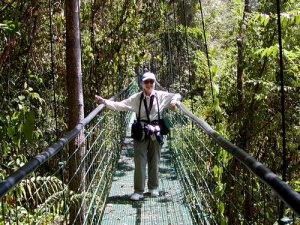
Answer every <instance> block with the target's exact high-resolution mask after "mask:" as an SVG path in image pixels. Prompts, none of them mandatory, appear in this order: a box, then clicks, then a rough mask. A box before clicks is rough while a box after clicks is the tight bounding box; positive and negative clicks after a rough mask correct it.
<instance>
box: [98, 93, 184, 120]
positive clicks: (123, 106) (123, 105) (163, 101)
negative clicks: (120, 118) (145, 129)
mask: <svg viewBox="0 0 300 225" xmlns="http://www.w3.org/2000/svg"><path fill="white" fill-rule="evenodd" d="M142 93H143V92H139V93H136V94H133V95H132V96H130V97H129V98H127V99H125V100H123V101H120V102H116V101H111V100H105V102H104V104H105V105H106V107H107V108H109V109H112V110H117V111H132V112H135V113H136V114H137V115H138V113H139V107H140V101H141V94H142ZM152 95H154V99H153V105H152V108H151V111H150V114H149V118H150V121H153V120H157V119H158V107H157V100H156V97H155V95H157V98H158V104H159V112H160V114H161V112H162V110H163V109H164V108H166V107H167V106H169V104H170V102H171V101H180V99H181V96H180V94H173V93H169V92H166V91H158V90H153V91H152V93H151V95H150V96H146V95H145V94H144V99H146V102H147V108H148V111H149V106H150V98H151V96H152ZM144 99H142V103H141V111H140V120H148V118H147V114H146V109H145V105H144Z"/></svg>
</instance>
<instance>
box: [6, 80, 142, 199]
mask: <svg viewBox="0 0 300 225" xmlns="http://www.w3.org/2000/svg"><path fill="white" fill-rule="evenodd" d="M134 82H136V79H133V80H132V82H131V83H130V84H129V85H128V86H127V87H126V88H124V89H123V90H121V91H120V92H118V93H117V94H115V95H114V96H113V97H112V98H110V100H113V99H115V98H116V97H117V96H119V95H121V94H122V93H124V92H126V91H127V90H128V89H129V88H130V87H131V86H132V85H133V83H134ZM104 107H105V106H104V105H103V104H101V105H98V106H97V107H96V108H95V109H94V110H93V111H92V112H91V113H90V114H89V115H88V116H87V117H85V118H84V119H83V120H82V121H81V122H80V123H78V124H77V125H76V126H75V127H74V128H73V129H72V130H70V131H68V132H67V133H65V135H63V137H61V138H60V139H58V140H57V141H56V142H55V143H54V144H52V145H51V146H49V147H47V148H46V149H45V150H44V151H43V152H42V153H40V154H38V155H36V156H35V157H33V158H32V159H31V160H30V161H29V162H27V163H26V164H25V165H24V166H22V167H20V168H19V169H18V170H17V171H15V172H14V173H12V174H11V175H9V176H8V177H7V178H6V179H4V180H3V181H1V182H0V199H1V198H2V197H3V196H4V195H5V194H6V193H7V192H9V191H10V190H11V189H12V188H14V187H15V186H16V185H17V184H18V183H19V182H21V180H22V179H24V178H25V177H27V176H28V175H30V174H31V173H33V172H34V171H35V170H36V169H37V168H39V167H40V166H41V165H42V164H43V163H45V162H46V161H47V160H49V159H50V158H52V157H53V156H55V155H56V154H57V153H58V152H59V151H60V150H61V149H62V148H63V147H64V146H66V145H67V144H68V143H69V142H70V141H71V140H73V139H74V138H75V137H76V136H77V135H78V134H79V132H80V131H81V130H82V129H83V128H84V127H85V126H86V125H87V124H89V123H90V122H91V120H92V119H94V118H95V116H96V115H97V114H98V113H99V112H100V111H101V110H102V109H103V108H104Z"/></svg>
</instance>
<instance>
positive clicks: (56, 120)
mask: <svg viewBox="0 0 300 225" xmlns="http://www.w3.org/2000/svg"><path fill="white" fill-rule="evenodd" d="M48 10H49V35H50V59H51V68H50V73H51V78H52V89H53V103H54V117H55V135H56V140H58V139H59V134H58V112H57V99H56V88H55V73H54V48H53V9H52V0H49V1H48ZM58 157H59V163H58V164H59V170H60V177H61V180H62V188H64V187H63V184H64V183H65V177H64V173H63V167H64V163H63V157H62V154H61V151H59V153H58ZM62 195H63V199H64V200H63V209H64V210H65V209H66V196H65V192H64V191H63V194H62Z"/></svg>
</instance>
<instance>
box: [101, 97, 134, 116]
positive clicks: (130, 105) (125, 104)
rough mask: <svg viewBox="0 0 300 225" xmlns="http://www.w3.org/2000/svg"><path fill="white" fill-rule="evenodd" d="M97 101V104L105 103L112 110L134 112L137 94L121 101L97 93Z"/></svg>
mask: <svg viewBox="0 0 300 225" xmlns="http://www.w3.org/2000/svg"><path fill="white" fill-rule="evenodd" d="M95 101H96V103H97V104H104V105H105V106H106V107H107V108H109V109H112V110H117V111H133V112H135V111H136V94H134V95H132V96H130V97H129V98H127V99H125V100H123V101H120V102H115V101H111V100H107V99H104V98H103V97H101V96H99V95H95Z"/></svg>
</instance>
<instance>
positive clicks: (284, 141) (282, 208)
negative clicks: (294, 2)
mask: <svg viewBox="0 0 300 225" xmlns="http://www.w3.org/2000/svg"><path fill="white" fill-rule="evenodd" d="M276 6H277V7H276V8H277V27H278V44H279V67H280V72H279V74H280V95H281V96H280V97H281V131H282V180H283V181H286V170H287V162H286V125H285V95H284V75H283V54H282V32H281V31H282V29H281V18H280V13H281V9H280V0H276ZM283 213H284V203H283V201H281V203H280V218H282V217H283ZM280 218H279V219H280Z"/></svg>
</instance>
